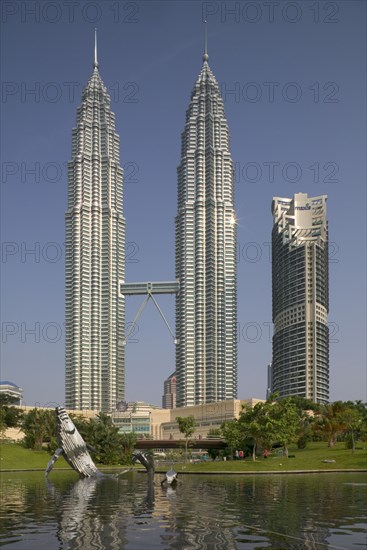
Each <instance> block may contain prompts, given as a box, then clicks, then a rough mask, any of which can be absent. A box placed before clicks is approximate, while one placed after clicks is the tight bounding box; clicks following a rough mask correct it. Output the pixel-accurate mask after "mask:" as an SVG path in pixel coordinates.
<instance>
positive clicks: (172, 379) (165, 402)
mask: <svg viewBox="0 0 367 550" xmlns="http://www.w3.org/2000/svg"><path fill="white" fill-rule="evenodd" d="M162 407H163V409H174V408H175V407H176V372H174V373H173V374H171V376H169V377H168V378H167V380H165V381H164V384H163V397H162Z"/></svg>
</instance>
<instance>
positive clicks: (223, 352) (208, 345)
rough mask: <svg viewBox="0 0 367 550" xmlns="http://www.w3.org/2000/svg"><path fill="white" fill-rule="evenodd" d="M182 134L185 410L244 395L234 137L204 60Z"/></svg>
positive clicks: (180, 301) (181, 387)
mask: <svg viewBox="0 0 367 550" xmlns="http://www.w3.org/2000/svg"><path fill="white" fill-rule="evenodd" d="M203 61H204V63H203V66H202V69H201V72H200V74H199V76H198V78H197V80H196V83H195V86H194V89H193V91H192V94H191V101H190V104H189V107H188V109H187V111H186V122H185V127H184V130H183V132H182V141H181V162H180V165H179V167H178V211H177V216H176V220H175V222H176V278H177V279H179V281H180V291H179V293H178V295H177V299H176V337H177V347H176V376H177V406H178V407H183V406H190V405H197V404H201V403H210V402H214V401H221V400H224V399H233V398H235V397H236V395H237V334H236V323H237V297H236V218H235V211H234V204H233V198H234V197H233V194H234V175H233V163H232V159H231V153H230V138H229V130H228V124H227V120H226V117H225V112H224V105H223V101H222V98H221V96H220V90H219V86H218V83H217V81H216V79H215V77H214V75H213V73H212V71H211V69H210V67H209V65H208V56H207V54H205V55H204V58H203Z"/></svg>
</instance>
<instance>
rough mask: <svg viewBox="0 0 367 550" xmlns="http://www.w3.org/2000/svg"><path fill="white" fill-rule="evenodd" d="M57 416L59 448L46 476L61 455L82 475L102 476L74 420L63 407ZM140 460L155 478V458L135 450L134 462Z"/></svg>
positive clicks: (150, 478)
mask: <svg viewBox="0 0 367 550" xmlns="http://www.w3.org/2000/svg"><path fill="white" fill-rule="evenodd" d="M56 417H57V440H58V443H59V448H58V449H57V451H56V452H55V454H54V455H53V457H52V458H51V459H50V460H49V462H48V464H47V467H46V472H45V474H46V476H48V474H49V473H50V472H51V470H52V468H53V466H54V464H55V462H56V460H57V459H58V458H59V456H61V455H62V456H63V457H64V458H65V460H66V462H67V463H68V464H69V465H70V466H71V467H72V468H73V469H74V470H75V471H76V472H78V474H79V475H80V476H81V477H101V476H103V475H104V474H103V473H102V472H100V471H99V470H98V468H97V466H96V465H95V464H94V462H93V460H92V457H91V456H90V454H89V452H88V448H87V444H86V443H85V441H84V439H83V438H82V436H81V435H80V433H79V432H78V430H77V428H76V426H75V424H74V422H73V421H72V420H71V418H70V416H69V415H68V413H67V412H66V410H65V409H64V408H63V407H56ZM137 460H138V461H139V462H140V463H141V464H143V466H145V468H146V469H147V471H148V474H149V480H151V481H152V480H153V476H154V460H153V457H152V456H151V455H148V453H142V452H140V451H135V452H134V454H133V464H134V463H135V462H136V461H137ZM128 471H129V469H126V470H123V471H122V472H119V474H118V475H121V474H124V473H126V472H128Z"/></svg>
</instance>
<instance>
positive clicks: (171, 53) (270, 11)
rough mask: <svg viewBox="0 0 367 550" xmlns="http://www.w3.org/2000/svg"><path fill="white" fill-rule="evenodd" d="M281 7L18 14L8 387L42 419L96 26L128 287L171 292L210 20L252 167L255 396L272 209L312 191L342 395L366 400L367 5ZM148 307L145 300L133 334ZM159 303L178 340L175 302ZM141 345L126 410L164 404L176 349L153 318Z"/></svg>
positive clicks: (246, 197) (264, 355)
mask: <svg viewBox="0 0 367 550" xmlns="http://www.w3.org/2000/svg"><path fill="white" fill-rule="evenodd" d="M70 4H71V5H70ZM72 4H74V6H72ZM267 4H268V3H267V2H262V1H258V2H245V1H243V2H198V1H195V2H187V1H185V2H183V1H173V2H169V1H162V2H155V1H149V2H148V1H137V2H135V1H132V2H119V1H116V0H113V1H112V0H111V1H110V0H105V1H99V2H98V1H97V2H96V1H94V2H79V1H77V0H76V1H75V2H74V3H67V2H66V3H64V2H60V3H54V2H42V1H40V2H33V1H31V0H29V1H27V2H17V1H14V2H11V1H7V2H5V1H4V2H2V9H3V12H2V51H1V55H2V59H1V61H2V81H3V84H2V105H1V106H2V123H3V126H2V182H1V190H2V234H1V240H2V264H1V268H2V275H3V276H2V300H1V317H2V319H1V320H2V360H1V378H2V379H8V380H12V381H13V382H15V383H16V384H18V385H20V386H21V387H22V388H23V389H24V400H25V402H26V404H27V405H34V404H35V403H39V404H41V405H44V404H46V403H49V402H57V403H63V401H64V325H63V323H64V244H63V243H64V213H65V209H66V197H67V174H66V169H65V163H66V162H67V161H68V160H70V158H71V130H72V128H73V126H74V124H75V119H76V108H77V106H78V105H79V103H80V96H81V89H82V87H83V86H84V85H85V83H86V82H87V80H88V78H89V77H90V75H91V72H92V58H93V29H94V27H95V26H97V27H98V42H99V45H98V51H99V53H98V55H99V62H100V73H101V76H102V78H103V80H104V82H105V84H106V86H107V87H108V88H109V91H110V94H111V99H112V109H113V111H114V112H115V114H116V122H117V131H118V133H119V135H120V138H121V162H122V165H123V166H125V194H124V210H125V216H126V220H127V241H128V243H130V244H129V246H128V249H127V260H128V263H127V277H126V278H127V281H142V280H171V279H174V216H175V214H176V190H177V181H176V167H177V165H178V164H179V158H180V135H181V131H182V130H183V127H184V120H185V110H186V108H187V106H188V103H189V99H190V93H191V90H192V87H193V84H194V81H195V79H196V77H197V75H198V73H199V71H200V68H201V64H202V50H203V23H202V21H203V19H207V21H208V35H209V39H208V40H209V56H210V59H209V64H210V66H211V68H212V70H213V71H214V74H215V75H216V77H217V80H218V82H219V83H220V84H221V86H222V94H223V97H224V101H225V108H226V113H227V118H228V122H229V127H230V132H231V143H232V147H231V149H232V156H233V160H234V162H235V163H236V211H237V214H238V219H239V228H238V246H239V262H238V321H239V344H238V351H239V360H238V375H239V397H240V398H247V397H251V396H253V397H259V398H264V397H265V391H266V365H267V363H268V362H269V361H270V360H271V264H270V248H269V244H270V239H271V228H272V217H271V211H270V207H271V200H272V197H273V196H285V197H288V196H291V195H292V194H293V193H295V192H300V191H301V192H307V193H308V194H309V195H312V196H314V195H319V194H327V195H328V220H329V230H330V242H331V245H330V314H329V321H330V328H331V343H330V387H331V392H330V398H331V400H336V399H343V400H347V399H366V366H365V365H366V361H365V335H366V326H365V319H366V315H365V314H366V297H365V275H366V274H365V265H366V263H365V249H366V225H365V220H366V213H365V210H366V173H365V160H364V157H365V152H366V134H365V120H366V112H365V99H366V89H365V83H366V79H365V67H366V54H365V52H366V44H365V38H366V33H365V28H366V13H365V12H366V4H365V2H362V1H353V0H351V1H340V0H339V1H336V2H323V1H320V2H318V3H317V2H305V1H296V2H283V1H282V0H279V1H278V2H276V3H271V4H270V6H269V5H267ZM55 6H56V7H55ZM317 6H318V8H317V9H316V7H317ZM33 8H35V10H36V11H34V10H33V13H31V11H32V9H33ZM32 89H33V90H34V93H33V94H32V93H29V91H30V90H32ZM32 169H33V170H34V172H33V173H32V172H30V170H32ZM30 250H35V252H34V253H33V254H32V253H28V252H27V251H30ZM141 301H142V299H141V297H135V298H129V299H128V302H127V320H128V321H132V320H133V318H134V315H135V313H136V311H137V309H138V307H139V305H140V303H141ZM159 303H160V305H161V306H162V308H163V309H164V311H165V313H166V314H167V317H168V318H169V320H170V323H171V325H172V326H174V298H173V297H163V298H160V299H159ZM31 330H33V331H34V332H33V333H31V332H29V331H31ZM27 331H28V332H27ZM135 339H136V340H137V341H136V342H132V343H130V344H129V345H128V346H127V354H126V383H127V396H126V397H127V399H128V400H146V401H149V402H153V403H157V404H160V402H161V394H162V389H163V380H164V379H165V378H166V377H167V376H168V375H169V374H171V372H172V371H173V370H174V345H173V343H172V341H171V337H170V335H169V333H168V331H167V329H166V327H165V326H164V324H163V322H162V321H161V319H160V317H159V315H158V313H157V311H156V310H155V308H154V306H153V304H150V305H149V307H148V308H147V309H146V311H145V312H144V314H143V316H142V317H141V321H140V322H139V332H138V333H137V334H136V335H135Z"/></svg>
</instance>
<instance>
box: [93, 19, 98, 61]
mask: <svg viewBox="0 0 367 550" xmlns="http://www.w3.org/2000/svg"><path fill="white" fill-rule="evenodd" d="M93 67H94V68H95V69H98V67H99V63H98V60H97V29H96V28H95V29H94V61H93Z"/></svg>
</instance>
